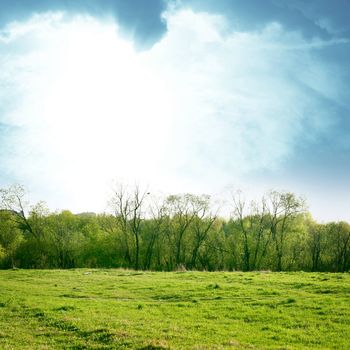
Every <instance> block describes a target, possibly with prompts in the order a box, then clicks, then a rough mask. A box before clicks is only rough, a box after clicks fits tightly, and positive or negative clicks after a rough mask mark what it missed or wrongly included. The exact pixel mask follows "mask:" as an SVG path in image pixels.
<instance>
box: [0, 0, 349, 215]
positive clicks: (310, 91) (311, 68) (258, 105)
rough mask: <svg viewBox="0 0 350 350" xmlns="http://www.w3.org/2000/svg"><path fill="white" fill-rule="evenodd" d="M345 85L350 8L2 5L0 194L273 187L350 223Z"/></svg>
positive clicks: (210, 3) (210, 2)
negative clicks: (17, 188) (131, 186)
mask: <svg viewBox="0 0 350 350" xmlns="http://www.w3.org/2000/svg"><path fill="white" fill-rule="evenodd" d="M349 81H350V3H349V2H348V1H346V0H344V1H343V0H337V1H331V0H309V1H302V0H289V1H287V0H285V1H284V0H278V1H277V0H266V1H261V0H220V1H217V0H216V1H214V0H188V1H161V0H159V1H158V0H133V1H123V0H119V1H118V0H114V1H113V0H85V1H82V0H71V1H58V0H45V1H44V0H42V1H39V0H35V1H34V0H12V1H5V0H1V1H0V187H2V186H7V185H9V184H11V183H14V182H18V183H21V184H24V185H25V186H26V187H27V188H28V190H29V191H30V193H31V196H32V198H33V200H39V199H42V200H45V201H47V203H48V205H49V206H50V207H51V208H52V209H55V208H58V209H61V208H66V207H68V208H70V209H72V210H75V211H81V210H104V209H105V203H106V199H107V196H108V192H109V190H110V187H111V182H112V181H113V179H119V180H121V181H127V182H141V183H143V184H147V185H149V187H150V188H151V189H152V191H159V190H162V191H163V192H165V193H173V192H186V191H191V192H200V193H201V192H205V193H209V194H213V195H216V196H221V195H222V194H223V193H226V192H227V191H228V188H235V189H237V188H240V189H243V190H244V191H246V193H247V195H248V196H249V195H250V196H253V197H254V196H255V195H260V194H261V193H262V192H264V191H266V190H268V189H271V188H276V189H282V190H290V191H293V192H295V193H297V194H301V195H305V197H306V198H307V200H308V203H309V207H310V210H311V212H312V213H313V214H314V216H315V217H316V218H317V219H319V220H340V219H346V220H350V200H349V198H350V186H349V185H350V183H349V171H350V96H349V95H350V89H349Z"/></svg>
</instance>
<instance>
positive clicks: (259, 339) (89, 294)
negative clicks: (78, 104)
mask: <svg viewBox="0 0 350 350" xmlns="http://www.w3.org/2000/svg"><path fill="white" fill-rule="evenodd" d="M0 349H281V350H282V349H350V275H349V274H330V273H304V272H298V273H269V272H255V273H241V272H167V273H165V272H135V271H127V270H88V269H76V270H7V271H0Z"/></svg>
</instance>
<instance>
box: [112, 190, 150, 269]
mask: <svg viewBox="0 0 350 350" xmlns="http://www.w3.org/2000/svg"><path fill="white" fill-rule="evenodd" d="M147 194H149V193H148V191H147V190H144V191H142V190H141V189H140V187H139V186H138V185H135V186H134V188H133V189H132V190H130V189H129V188H127V187H126V186H124V185H122V184H119V185H118V186H117V187H116V188H115V189H114V191H113V197H112V199H111V201H110V206H111V207H112V209H113V212H114V215H115V218H116V220H117V223H118V225H119V227H120V229H121V232H122V234H123V237H124V245H125V259H126V261H127V263H128V264H129V265H131V264H132V263H133V265H134V268H135V269H136V270H138V269H139V258H140V234H141V223H142V220H143V218H144V214H145V213H144V202H145V198H146V195H147ZM130 236H131V237H132V241H133V245H134V259H133V256H132V251H131V248H130V246H129V241H130V239H129V237H130ZM132 260H134V261H132Z"/></svg>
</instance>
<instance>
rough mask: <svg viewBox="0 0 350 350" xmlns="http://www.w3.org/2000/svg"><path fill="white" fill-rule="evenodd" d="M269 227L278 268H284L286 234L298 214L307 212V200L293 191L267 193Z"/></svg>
mask: <svg viewBox="0 0 350 350" xmlns="http://www.w3.org/2000/svg"><path fill="white" fill-rule="evenodd" d="M267 212H268V217H269V229H270V233H271V238H272V241H273V242H274V246H275V253H276V269H277V270H278V271H281V270H282V258H283V256H284V247H285V241H286V235H287V232H288V229H289V227H290V225H291V224H292V223H293V221H294V219H295V218H296V216H297V215H298V214H300V213H303V212H305V200H304V199H303V198H301V197H296V196H295V195H294V194H293V193H289V192H278V191H270V192H269V193H268V195H267Z"/></svg>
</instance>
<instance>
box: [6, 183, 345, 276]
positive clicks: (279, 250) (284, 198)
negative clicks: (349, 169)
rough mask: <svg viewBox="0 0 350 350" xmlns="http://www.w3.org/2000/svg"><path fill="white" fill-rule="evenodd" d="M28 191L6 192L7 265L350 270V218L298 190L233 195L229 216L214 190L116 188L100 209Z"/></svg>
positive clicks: (38, 266) (229, 269)
mask: <svg viewBox="0 0 350 350" xmlns="http://www.w3.org/2000/svg"><path fill="white" fill-rule="evenodd" d="M25 195H26V194H25V190H24V189H23V187H21V186H19V185H14V186H11V187H9V188H5V189H0V196H1V198H0V267H1V268H14V267H18V268H75V267H89V268H101V267H104V268H133V269H136V270H139V269H142V270H155V271H173V270H179V269H189V270H206V271H216V270H228V271H235V270H242V271H255V270H272V271H297V270H304V271H331V272H346V271H349V270H350V225H349V223H347V222H344V221H342V222H330V223H322V224H321V223H317V222H316V221H315V220H313V218H312V217H311V215H310V213H308V211H307V210H306V205H305V201H304V199H303V198H301V197H298V196H296V195H295V194H293V193H288V192H279V191H270V192H268V193H267V194H265V195H264V196H263V197H262V198H261V199H259V200H255V201H250V202H248V201H246V200H245V199H244V198H243V196H242V194H241V193H234V194H232V198H231V200H230V201H229V203H227V204H226V205H229V206H230V208H231V214H230V216H229V217H227V218H223V217H221V216H220V209H221V207H220V205H219V204H218V203H216V202H215V201H213V200H212V198H211V197H210V196H208V195H194V194H177V195H170V196H166V197H163V198H157V197H155V196H153V195H151V194H150V193H149V192H147V191H143V190H141V189H140V187H138V186H134V187H133V188H130V187H127V186H123V185H119V186H117V187H116V188H115V189H114V190H113V193H112V195H111V199H110V201H109V208H110V212H109V213H101V214H95V213H81V214H73V213H71V212H70V211H68V210H63V211H61V212H50V211H49V210H48V209H47V208H46V206H45V204H44V203H37V204H36V205H32V206H30V205H29V204H28V203H27V201H26V198H25Z"/></svg>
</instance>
